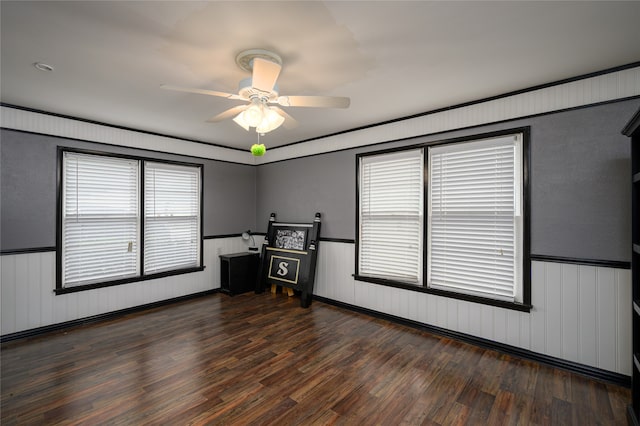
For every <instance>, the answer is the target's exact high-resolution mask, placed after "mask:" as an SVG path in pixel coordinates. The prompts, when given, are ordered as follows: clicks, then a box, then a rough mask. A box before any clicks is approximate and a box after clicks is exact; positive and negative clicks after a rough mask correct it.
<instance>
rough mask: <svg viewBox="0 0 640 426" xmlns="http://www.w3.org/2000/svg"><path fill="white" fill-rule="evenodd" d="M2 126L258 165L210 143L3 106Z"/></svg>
mask: <svg viewBox="0 0 640 426" xmlns="http://www.w3.org/2000/svg"><path fill="white" fill-rule="evenodd" d="M0 120H1V122H0V125H1V126H2V127H5V128H7V129H14V130H23V131H27V132H35V133H42V134H46V135H55V136H61V137H66V138H72V139H80V140H85V141H92V142H101V143H106V144H112V145H119V146H127V147H131V148H140V149H148V150H152V151H161V152H167V153H171V154H179V155H190V156H194V157H202V158H210V159H212V160H223V161H231V162H234V163H241V164H254V163H255V160H254V157H253V156H252V155H251V154H250V153H249V152H248V151H239V150H236V149H229V148H223V147H221V146H214V145H210V144H206V143H198V142H191V141H187V140H184V139H179V138H172V137H167V136H158V135H152V134H148V133H143V132H136V131H134V130H125V129H119V128H116V127H111V126H105V125H101V124H94V123H88V122H85V121H81V120H74V119H71V118H63V117H57V116H54V115H49V114H42V113H38V112H33V111H25V110H21V109H17V108H11V107H7V106H0Z"/></svg>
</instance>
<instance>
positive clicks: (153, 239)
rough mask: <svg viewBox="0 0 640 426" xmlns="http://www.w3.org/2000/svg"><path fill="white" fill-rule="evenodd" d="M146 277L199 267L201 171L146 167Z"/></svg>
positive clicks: (149, 164)
mask: <svg viewBox="0 0 640 426" xmlns="http://www.w3.org/2000/svg"><path fill="white" fill-rule="evenodd" d="M144 187H145V190H144V191H145V192H144V197H145V201H144V212H145V213H144V273H145V274H150V273H156V272H162V271H167V270H175V269H183V268H190V267H199V266H200V168H198V167H192V166H181V165H174V164H165V163H149V162H146V163H145V182H144Z"/></svg>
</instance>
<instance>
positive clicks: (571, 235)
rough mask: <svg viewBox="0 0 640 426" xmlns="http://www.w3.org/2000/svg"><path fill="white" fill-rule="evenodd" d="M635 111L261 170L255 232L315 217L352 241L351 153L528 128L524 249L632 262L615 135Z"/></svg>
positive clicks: (623, 168)
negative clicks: (272, 218)
mask: <svg viewBox="0 0 640 426" xmlns="http://www.w3.org/2000/svg"><path fill="white" fill-rule="evenodd" d="M639 105H640V101H638V100H637V99H636V100H629V101H621V102H616V103H611V104H606V105H600V106H594V107H588V108H582V109H576V110H572V111H566V112H559V113H554V114H548V115H543V116H539V117H532V118H528V119H522V120H514V121H510V122H506V123H500V124H495V125H488V126H481V127H476V128H473V129H466V130H460V131H454V132H447V133H444V134H439V135H434V136H426V137H420V138H414V139H412V140H408V141H403V142H396V143H388V144H380V145H376V146H372V147H367V148H361V149H351V150H345V151H340V152H335V153H330V154H322V155H316V156H311V157H305V158H298V159H293V160H287V161H281V162H278V163H272V164H265V165H261V166H258V172H257V213H256V220H257V223H258V229H259V230H260V231H263V232H264V231H265V230H266V224H267V221H268V218H269V213H270V212H277V213H278V218H279V219H280V220H290V221H310V220H311V219H312V218H313V214H314V213H315V212H316V211H319V212H321V213H323V221H322V237H324V238H339V239H354V238H355V216H356V205H355V196H356V195H355V194H356V163H355V155H356V153H360V152H369V151H376V150H380V149H386V148H390V147H397V146H403V145H412V144H416V143H422V142H431V141H438V140H443V139H449V138H453V137H459V136H469V135H475V134H479V133H485V132H490V131H494V130H501V129H508V128H515V127H522V126H530V127H531V151H530V155H531V173H530V178H531V185H530V190H531V212H530V214H531V216H530V217H531V253H532V254H537V255H546V256H560V257H570V258H577V259H594V260H613V261H629V259H630V250H629V247H630V244H631V239H630V233H631V201H630V191H629V186H630V179H631V178H630V176H631V173H630V143H629V140H628V138H626V137H625V136H623V135H621V134H620V130H621V129H622V128H623V127H624V125H625V124H626V122H627V121H628V120H629V118H630V117H631V116H632V115H633V114H634V112H635V111H636V110H637V108H638V106H639ZM345 137H348V135H345Z"/></svg>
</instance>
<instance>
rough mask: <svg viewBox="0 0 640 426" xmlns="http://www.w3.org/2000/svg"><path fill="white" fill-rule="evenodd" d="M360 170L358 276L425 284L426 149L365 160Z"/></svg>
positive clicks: (369, 156)
mask: <svg viewBox="0 0 640 426" xmlns="http://www.w3.org/2000/svg"><path fill="white" fill-rule="evenodd" d="M396 166H399V167H403V169H402V170H394V168H395V167H396ZM358 168H359V172H358V188H359V197H358V198H359V199H358V218H359V226H358V237H359V238H358V259H357V262H358V263H357V267H358V272H357V274H358V275H361V276H366V277H370V278H376V279H382V280H392V281H398V282H402V283H406V284H410V285H415V286H422V284H423V270H424V267H423V258H424V254H423V252H424V250H423V246H424V241H423V240H424V231H423V230H424V187H423V182H424V149H423V148H418V149H411V150H403V151H398V152H389V153H384V154H378V155H368V156H362V157H360V158H359V163H358ZM407 184H409V185H411V186H407ZM373 191H379V192H380V193H381V194H383V195H380V193H378V194H373V196H372V193H373ZM407 191H408V192H407ZM405 196H409V197H410V198H405ZM414 197H415V199H414ZM403 234H404V235H403ZM398 235H399V236H401V238H400V239H399V240H398V239H394V238H395V237H396V236H398Z"/></svg>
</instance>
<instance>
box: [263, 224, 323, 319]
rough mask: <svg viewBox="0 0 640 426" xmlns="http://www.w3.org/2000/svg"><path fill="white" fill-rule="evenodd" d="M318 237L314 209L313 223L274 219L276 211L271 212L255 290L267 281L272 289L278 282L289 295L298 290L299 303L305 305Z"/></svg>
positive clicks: (310, 295) (314, 262)
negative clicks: (277, 220) (286, 221)
mask: <svg viewBox="0 0 640 426" xmlns="http://www.w3.org/2000/svg"><path fill="white" fill-rule="evenodd" d="M319 239H320V213H316V216H315V218H314V220H313V223H285V222H276V214H275V213H271V217H270V218H269V228H268V230H267V235H265V237H264V242H263V243H262V257H261V261H260V268H259V271H258V277H259V278H258V283H257V285H256V293H262V292H263V291H264V288H265V286H269V285H270V286H271V292H272V293H275V292H276V290H277V286H282V292H283V293H284V291H285V290H284V289H285V288H286V289H287V292H288V294H289V296H292V295H293V293H294V290H295V291H298V292H300V306H302V307H303V308H308V307H309V305H310V304H311V298H312V295H313V284H314V281H315V277H316V261H317V255H318V241H319Z"/></svg>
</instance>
